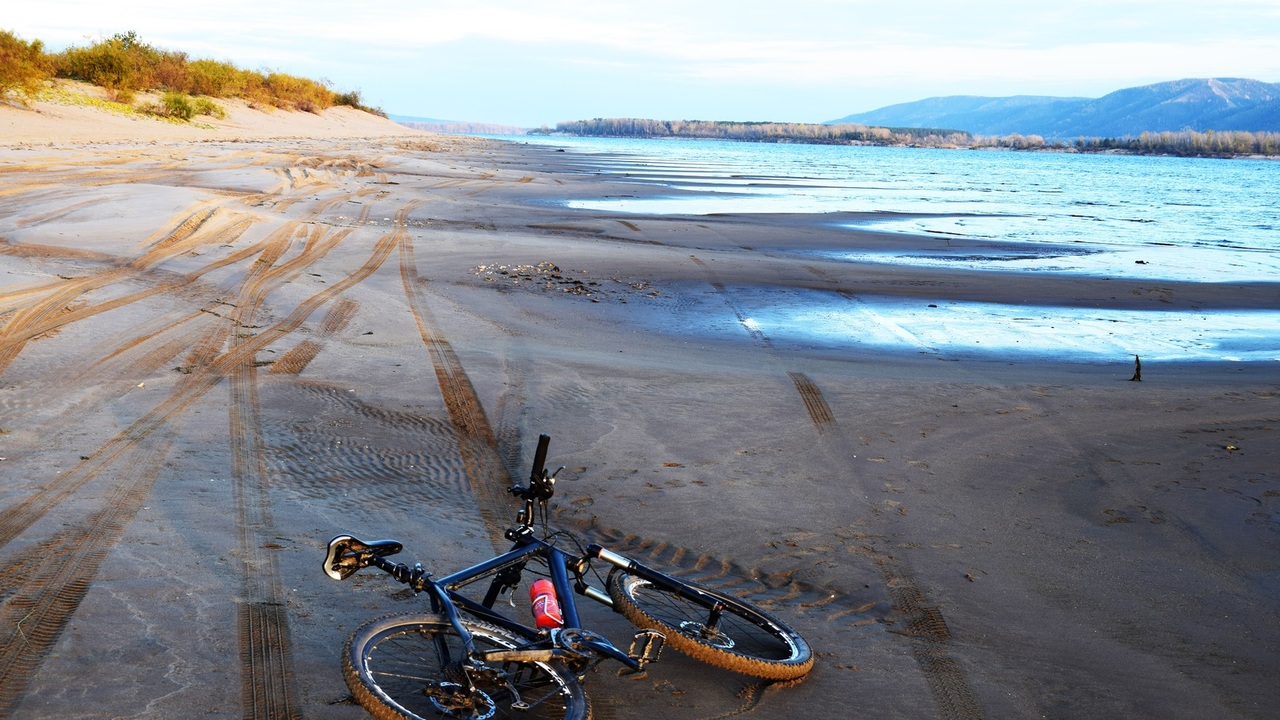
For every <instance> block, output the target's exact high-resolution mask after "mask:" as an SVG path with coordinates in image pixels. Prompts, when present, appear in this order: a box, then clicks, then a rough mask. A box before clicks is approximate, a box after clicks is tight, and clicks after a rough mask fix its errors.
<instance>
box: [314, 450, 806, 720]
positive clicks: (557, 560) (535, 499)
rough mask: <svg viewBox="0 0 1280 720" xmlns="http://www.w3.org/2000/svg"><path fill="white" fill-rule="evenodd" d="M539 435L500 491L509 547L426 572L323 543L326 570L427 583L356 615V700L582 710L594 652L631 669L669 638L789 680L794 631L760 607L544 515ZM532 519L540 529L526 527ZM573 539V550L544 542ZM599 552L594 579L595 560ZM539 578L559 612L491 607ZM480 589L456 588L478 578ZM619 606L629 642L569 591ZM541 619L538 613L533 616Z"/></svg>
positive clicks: (391, 547) (467, 712) (370, 552)
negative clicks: (526, 472)
mask: <svg viewBox="0 0 1280 720" xmlns="http://www.w3.org/2000/svg"><path fill="white" fill-rule="evenodd" d="M549 444H550V438H549V437H548V436H546V435H541V436H540V437H539V438H538V446H537V450H536V452H535V454H534V461H533V470H532V472H531V473H530V476H529V484H528V486H527V487H526V486H523V485H515V486H513V487H511V488H509V492H510V493H511V494H512V495H514V496H516V497H517V498H519V499H520V500H522V501H523V507H522V508H521V509H520V511H519V512H518V513H517V515H516V525H515V526H513V527H511V528H508V529H507V530H506V532H505V537H506V538H507V539H508V540H510V541H512V547H511V550H509V551H508V552H506V553H504V554H501V555H498V556H497V557H494V558H491V559H489V560H487V561H485V562H482V563H479V564H478V565H474V566H472V567H469V568H467V569H465V570H460V571H458V572H455V573H453V574H451V575H446V576H445V577H442V578H439V579H433V578H432V575H431V573H430V572H428V571H426V570H425V569H423V567H422V564H421V563H417V564H415V565H414V566H413V567H409V566H407V565H405V564H403V563H393V562H391V561H390V560H387V557H389V556H391V555H394V554H396V553H398V552H400V551H401V550H402V549H403V546H402V545H401V543H399V542H397V541H395V540H379V541H376V542H362V541H360V540H357V539H356V538H354V537H352V536H351V535H339V536H337V537H335V538H333V540H331V541H330V542H329V548H328V553H327V555H326V556H325V560H324V570H325V573H326V574H327V575H328V576H329V577H331V578H333V579H335V580H345V579H346V578H348V577H350V576H351V575H352V574H354V573H356V572H357V571H359V570H360V569H362V568H365V567H369V566H373V567H376V568H378V569H379V570H382V571H383V572H385V573H387V574H389V575H391V577H393V578H395V579H396V580H397V581H399V582H401V583H404V584H406V585H408V586H409V587H410V588H412V589H413V591H414V592H415V594H416V593H426V594H427V596H428V598H429V599H430V602H431V612H430V613H426V612H416V613H401V614H396V615H390V616H387V617H382V618H378V619H376V620H372V621H370V622H367V623H365V624H364V625H362V626H361V627H359V628H358V629H357V630H356V631H355V632H354V633H353V634H352V635H351V638H350V639H349V640H348V642H347V647H346V652H345V653H344V655H343V659H342V666H343V675H344V676H345V678H346V681H347V685H348V686H349V687H350V689H351V692H352V695H353V696H354V697H355V699H356V701H357V702H359V703H360V704H361V705H362V706H364V708H365V709H366V710H367V711H368V712H369V713H370V714H371V715H373V716H374V717H375V718H379V719H380V720H420V719H425V718H439V717H449V718H462V719H464V720H488V719H489V718H493V717H509V716H519V717H526V718H559V719H562V720H582V719H583V718H587V717H589V716H590V705H589V702H588V699H587V696H586V694H585V692H584V691H583V689H582V682H583V681H584V680H585V675H586V672H587V671H588V670H590V669H591V668H593V667H595V666H596V665H598V664H599V663H601V662H603V661H604V660H609V659H611V660H615V661H617V662H619V663H621V664H622V665H623V666H624V668H625V669H624V670H623V671H622V672H631V673H635V672H641V671H643V670H644V669H645V667H646V666H647V665H648V664H649V663H651V662H653V661H655V660H657V659H658V656H659V655H660V653H661V651H662V649H663V647H665V646H666V645H671V646H672V647H674V648H676V649H677V650H679V651H681V652H683V653H684V654H686V655H689V656H691V657H693V658H696V659H698V660H701V661H704V662H707V663H710V664H712V665H715V666H718V667H722V668H726V669H729V670H734V671H737V672H740V673H743V674H746V675H752V676H756V677H760V678H765V679H770V680H794V679H797V678H800V677H802V676H803V675H805V674H806V673H807V672H809V670H810V668H812V667H813V654H812V652H811V650H810V649H809V645H808V644H807V643H806V642H805V641H804V639H803V638H801V637H800V635H799V634H798V633H797V632H796V631H795V630H793V629H791V628H790V627H789V626H787V625H786V624H785V623H783V622H782V621H780V620H778V619H777V618H774V617H773V616H771V615H769V614H768V613H765V612H764V611H762V610H760V609H758V608H756V607H754V606H752V605H751V604H750V603H747V602H744V601H743V600H740V599H738V598H734V597H731V596H728V595H725V594H722V593H719V592H716V591H714V590H710V589H707V588H704V587H701V586H699V585H697V584H695V583H692V582H688V581H685V580H678V579H676V578H673V577H671V576H669V575H666V574H664V573H662V572H659V571H657V570H654V569H652V568H649V567H646V566H644V565H642V564H640V563H638V562H636V561H634V560H631V559H629V558H627V557H624V556H622V555H620V554H618V553H615V552H613V551H611V550H608V549H606V548H603V547H601V546H600V545H597V544H594V543H593V544H590V545H588V546H587V547H586V548H583V547H582V545H581V543H580V542H579V541H578V540H577V538H574V537H573V536H572V535H570V534H568V533H566V532H562V531H560V532H551V531H550V530H549V528H548V518H547V505H548V503H549V502H550V500H551V498H552V497H553V496H554V494H555V479H556V475H557V474H558V473H559V472H560V470H563V469H564V468H560V469H559V470H556V471H555V472H550V473H549V472H547V470H546V469H545V463H546V456H547V448H548V445H549ZM535 522H537V523H538V524H539V525H540V526H541V530H542V532H541V537H538V536H537V535H538V534H537V532H536V531H535V527H534V525H535ZM562 539H567V540H570V541H572V542H573V543H574V544H575V546H576V550H577V552H576V553H574V552H567V551H565V550H563V549H561V548H560V547H558V546H557V545H556V542H557V541H559V540H562ZM597 560H598V561H601V562H603V563H605V564H607V565H609V566H610V567H609V572H608V576H607V577H605V578H603V582H602V584H603V585H604V586H605V588H606V589H607V592H606V591H603V590H600V589H599V587H597V586H595V585H592V584H590V583H589V582H588V573H590V574H591V575H593V576H594V578H595V579H596V580H597V581H600V580H601V577H600V573H599V572H597V571H596V569H595V568H594V567H593V565H592V563H593V561H597ZM526 573H529V574H532V575H535V576H540V577H546V578H549V580H550V583H551V585H552V587H553V588H554V597H555V599H556V601H558V603H559V606H560V609H561V614H560V618H559V620H560V621H561V622H559V623H557V622H555V621H556V619H557V618H554V617H552V618H551V619H550V620H546V621H545V622H544V623H543V624H545V625H547V626H548V627H538V626H536V625H535V626H530V625H527V624H525V623H523V622H520V621H517V620H515V619H513V618H511V617H508V616H507V615H505V614H503V613H502V612H500V611H499V610H498V609H496V608H495V607H494V606H495V604H496V603H497V602H498V600H499V599H500V598H501V597H502V596H503V595H506V594H508V593H512V594H513V595H512V597H511V599H510V605H511V606H512V607H513V608H514V607H515V604H514V591H515V589H516V588H517V587H518V586H519V584H520V581H521V578H522V576H523V575H524V574H526ZM486 579H487V580H488V586H487V588H485V592H484V595H483V597H482V598H480V599H479V600H477V599H475V598H474V597H469V596H468V595H467V594H464V592H463V591H464V590H465V589H467V588H468V586H471V585H473V584H475V583H479V582H480V581H482V580H486ZM575 594H576V595H580V596H582V597H585V598H588V599H591V600H594V601H596V602H598V603H600V604H602V605H604V606H606V607H609V608H611V609H613V610H614V611H615V612H619V613H621V614H622V615H623V616H624V617H626V619H627V620H629V621H630V622H631V623H632V624H634V625H635V626H636V627H637V628H638V632H636V633H635V636H634V638H633V640H632V642H631V645H630V647H629V649H628V651H627V652H623V651H622V650H620V649H619V648H618V647H616V646H615V645H614V644H613V643H611V642H610V641H609V640H608V639H607V638H605V637H604V636H603V635H601V634H599V633H596V632H593V631H591V630H588V629H586V628H585V627H583V626H582V623H581V620H580V618H579V615H578V606H577V602H576V601H575V598H574V596H575ZM544 619H545V618H544Z"/></svg>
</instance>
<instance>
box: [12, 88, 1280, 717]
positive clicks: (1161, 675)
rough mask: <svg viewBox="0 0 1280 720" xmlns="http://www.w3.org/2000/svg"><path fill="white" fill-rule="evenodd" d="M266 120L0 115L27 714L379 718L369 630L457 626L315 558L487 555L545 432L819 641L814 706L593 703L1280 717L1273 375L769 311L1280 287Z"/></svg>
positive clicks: (776, 712)
mask: <svg viewBox="0 0 1280 720" xmlns="http://www.w3.org/2000/svg"><path fill="white" fill-rule="evenodd" d="M231 110H232V112H231V114H230V115H229V117H228V118H227V119H226V120H224V121H216V122H215V121H211V122H210V124H211V126H212V127H211V128H192V127H179V126H174V125H169V124H166V123H161V122H158V121H155V120H151V119H146V118H142V119H133V118H124V117H117V116H109V115H106V114H104V113H102V112H101V111H98V110H94V109H92V108H84V107H67V106H56V105H37V106H36V108H35V109H34V110H23V109H17V108H9V107H0V178H3V183H2V184H0V563H2V564H3V567H5V568H6V573H5V581H4V583H3V584H0V602H3V605H0V717H14V718H54V717H58V718H189V717H208V718H244V717H255V718H256V717H262V718H266V717H271V718H277V717H278V718H301V717H305V718H313V719H319V718H353V719H354V718H362V717H367V715H366V714H365V713H364V711H363V710H362V709H361V708H360V707H359V706H357V705H355V704H354V703H353V702H352V701H351V700H350V698H349V694H348V691H347V689H346V687H345V685H344V683H343V680H342V675H341V668H340V663H339V657H340V652H341V650H342V648H343V644H344V642H345V640H346V638H347V636H348V634H349V633H350V632H351V631H352V630H353V629H354V628H355V627H356V626H358V625H360V624H361V623H363V622H365V621H366V620H369V619H371V618H374V617H376V616H378V615H380V614H385V613H389V612H396V611H408V610H415V609H420V608H422V607H423V606H424V601H423V599H422V598H415V597H413V596H412V594H411V593H409V592H407V591H405V590H403V588H402V586H399V585H397V584H396V583H394V582H393V581H391V580H389V579H387V578H386V577H385V576H382V575H381V574H379V573H376V572H372V571H369V572H367V573H364V574H361V575H358V576H356V577H355V578H353V579H351V580H349V581H347V582H346V583H342V584H339V583H335V582H333V581H331V580H329V579H327V578H326V577H325V576H324V575H323V574H322V572H321V567H320V566H321V560H322V558H323V552H324V547H325V544H326V542H327V541H328V540H329V538H330V537H332V536H334V535H336V534H338V533H342V532H346V533H350V534H352V535H356V536H358V537H362V538H366V539H375V538H384V537H390V538H396V539H398V540H400V541H402V542H403V543H404V544H405V547H406V549H405V552H404V554H403V556H402V557H403V559H404V560H405V561H406V562H414V561H421V562H422V563H423V564H424V565H426V566H428V567H429V568H432V569H436V570H438V571H441V572H448V571H451V570H453V569H457V568H461V567H464V566H465V565H468V564H471V563H473V562H476V561H479V560H482V559H484V558H487V557H488V556H490V555H491V554H492V553H493V552H494V550H495V547H497V542H496V538H497V537H498V536H499V535H500V533H501V530H502V528H504V527H505V526H506V525H507V524H508V523H509V522H510V521H511V520H512V519H513V518H514V513H515V511H516V509H517V508H516V503H515V502H514V501H513V500H511V499H510V498H509V496H507V495H505V493H504V490H505V488H506V486H507V485H508V484H510V482H511V481H512V480H513V479H515V480H519V479H522V478H524V477H527V474H528V467H529V462H530V459H531V455H532V449H533V445H534V442H535V441H536V438H537V436H538V434H539V433H547V434H549V435H551V436H552V438H553V440H552V445H551V456H550V458H549V464H551V465H552V466H553V467H554V466H560V465H563V466H566V469H565V470H564V471H563V472H562V473H561V475H560V480H559V483H558V486H557V493H558V495H557V506H556V508H555V512H554V520H555V523H556V524H557V525H558V526H559V527H562V528H564V529H567V530H570V531H572V532H573V533H575V534H576V535H577V536H578V537H580V538H581V539H582V540H583V542H584V543H585V542H601V543H603V544H606V545H609V546H610V547H612V548H614V549H616V550H618V551H619V552H623V553H624V554H626V553H629V554H634V555H635V556H636V557H638V558H641V559H643V560H644V561H646V562H648V563H651V564H653V565H654V566H657V567H660V568H663V569H665V570H666V571H667V572H670V573H672V574H675V575H677V576H680V577H686V578H691V579H696V580H699V581H701V582H703V583H704V584H707V585H710V586H713V587H718V588H721V589H723V590H725V591H727V592H732V593H734V594H736V595H740V596H742V597H744V598H747V599H749V600H751V601H752V602H755V603H758V604H760V605H761V606H762V607H765V608H767V609H768V610H769V611H770V612H772V613H774V614H776V615H778V616H779V617H781V618H783V619H785V620H787V621H788V622H790V623H791V624H793V625H794V627H795V628H796V629H798V630H799V631H800V632H801V633H802V634H803V635H804V636H805V637H806V639H808V641H809V642H810V644H811V645H812V646H813V648H814V650H815V653H816V655H817V662H816V664H815V667H814V670H813V671H812V673H811V674H810V675H809V676H808V677H807V678H806V679H805V680H804V681H802V682H800V683H798V684H794V685H790V686H781V685H769V684H767V683H760V682H756V681H754V680H751V679H748V678H744V677H742V676H738V675H734V674H732V673H729V672H727V671H721V670H717V669H714V668H710V667H708V666H704V665H701V664H699V663H696V662H694V661H692V660H688V659H686V658H684V657H682V656H680V655H678V654H677V653H675V652H674V651H668V652H667V653H666V654H664V655H663V658H662V660H661V661H660V662H659V663H658V664H656V665H655V666H653V667H652V668H651V669H650V670H649V671H648V673H647V674H646V675H645V676H643V677H639V678H635V677H618V676H616V675H615V674H614V669H615V668H612V667H608V666H602V667H601V668H600V669H599V671H598V672H595V673H594V674H592V675H591V677H590V678H589V680H588V682H587V685H586V688H587V691H588V693H589V694H590V696H591V700H592V704H593V709H594V714H595V717H597V718H605V719H610V718H616V719H617V720H622V719H624V718H656V717H662V718H676V719H686V718H687V719H690V720H695V719H696V720H710V719H711V718H725V717H737V716H741V717H749V718H760V719H762V720H763V719H774V718H778V719H781V718H795V717H866V718H946V719H970V718H980V717H986V718H1026V717H1051V718H1081V717H1152V718H1157V717H1158V718H1209V717H1213V718H1264V717H1270V716H1272V715H1273V714H1274V713H1275V707H1276V706H1277V704H1278V703H1280V686H1277V683H1276V682H1275V679H1276V678H1277V677H1280V559H1278V558H1280V553H1278V552H1277V551H1278V550H1280V475H1278V474H1277V471H1276V468H1280V437H1278V432H1277V430H1278V429H1280V404H1278V403H1280V399H1278V395H1280V367H1277V366H1276V364H1275V363H1270V364H1267V363H1252V364H1250V363H1231V364H1228V363H1220V364H1214V363H1201V364H1167V365H1161V364H1148V365H1145V366H1144V368H1143V381H1142V382H1129V378H1130V376H1131V375H1132V372H1133V362H1132V358H1127V357H1118V358H1116V361H1115V363H1114V364H1099V363H1088V364H1085V363H1070V362H1056V361H1047V360H1035V361H1030V360H1024V359H1019V358H1016V357H1010V358H1007V359H1000V360H975V359H965V358H955V357H945V356H942V357H940V356H937V355H924V354H920V353H892V352H880V351H877V352H872V351H859V352H852V351H849V350H848V349H841V348H833V347H829V346H824V345H818V344H813V345H809V344H805V343H802V342H797V341H785V342H784V341H781V340H779V339H777V338H771V337H770V336H769V335H768V334H766V333H763V332H761V331H759V330H758V329H754V328H753V327H752V326H751V324H750V323H748V322H744V320H745V319H746V317H745V315H744V310H743V308H744V307H749V306H750V305H751V304H752V303H753V302H755V300H756V298H757V296H760V295H764V294H768V293H777V292H785V291H789V290H817V291H823V292H828V293H833V294H835V295H837V296H839V297H844V298H847V299H848V301H849V302H850V303H856V302H857V298H858V297H859V296H860V295H861V294H866V293H876V294H879V295H892V296H899V297H903V298H911V299H916V298H918V299H919V300H920V302H921V303H930V302H937V301H939V300H940V299H965V300H981V301H990V302H1000V301H1002V300H1004V301H1016V300H1021V299H1026V298H1028V297H1035V298H1038V299H1039V300H1040V301H1042V302H1043V303H1044V304H1055V303H1057V304H1066V305H1081V306H1091V307H1093V306H1099V307H1115V308H1142V307H1148V306H1152V305H1153V304H1155V303H1159V304H1160V307H1161V308H1162V309H1166V310H1167V309H1171V308H1215V307H1231V308H1250V307H1253V308H1260V307H1273V306H1274V303H1275V299H1276V298H1275V291H1274V285H1267V284H1256V285H1252V286H1247V287H1244V288H1243V289H1242V288H1240V287H1230V288H1228V287H1224V286H1221V285H1205V284H1191V283H1183V284H1178V283H1162V284H1161V292H1160V293H1154V292H1152V291H1151V289H1150V287H1149V283H1147V284H1144V283H1143V281H1140V280H1134V281H1129V280H1115V279H1112V280H1105V279H1091V278H1087V277H1076V278H1067V279H1064V278H1057V279H1046V278H1042V277H1041V278H1029V277H1026V276H1018V275H1003V274H999V273H979V272H958V271H955V270H945V269H935V268H908V267H891V266H884V265H862V264H859V263H856V262H842V261H836V260H832V259H824V258H823V257H821V256H820V255H817V254H814V253H812V252H808V251H812V250H823V249H833V248H849V247H856V248H873V247H875V246H876V245H877V244H883V243H886V242H890V240H888V239H886V237H885V236H883V235H872V234H860V233H858V232H855V231H851V230H849V229H847V228H840V227H836V226H835V224H834V223H832V222H830V220H831V218H821V219H819V218H816V217H809V216H797V215H787V216H781V215H775V216H770V215H736V216H735V215H720V216H643V215H622V214H609V213H602V212H590V211H573V210H568V209H565V208H564V207H562V206H559V205H557V204H556V203H557V201H560V200H564V199H569V198H591V197H607V196H611V195H618V194H621V193H624V192H625V193H627V194H632V195H635V194H637V193H644V192H653V193H657V192H659V191H660V190H659V189H658V188H651V189H645V188H644V187H643V186H638V185H634V184H631V185H627V186H625V188H624V187H619V186H614V185H611V184H610V183H609V182H607V181H605V180H602V179H600V178H599V177H597V176H596V175H595V174H594V173H593V169H592V167H591V166H590V163H589V162H588V161H586V160H584V159H583V158H581V157H577V156H574V155H572V154H570V153H556V152H554V150H552V149H549V148H545V147H533V146H524V145H519V144H513V143H500V142H497V141H488V140H478V139H466V138H456V137H445V136H438V135H429V134H425V133H419V132H414V131H410V130H407V129H405V128H402V127H399V126H396V125H394V124H391V123H389V122H387V121H384V120H381V119H379V118H374V117H372V116H368V115H364V114H361V113H357V112H355V111H351V110H348V109H343V108H337V109H332V110H329V111H326V112H325V113H323V114H321V115H309V114H305V113H284V112H281V111H276V112H274V113H259V112H258V111H255V110H251V109H249V108H247V107H232V108H231ZM892 242H894V243H897V244H898V247H901V244H902V243H918V244H919V246H920V247H922V248H924V247H928V246H929V244H930V243H935V242H938V241H937V240H931V239H928V238H908V237H898V238H894V239H893V240H892ZM709 325H710V326H712V327H715V328H717V329H718V331H717V332H713V333H712V332H705V331H704V329H705V328H706V327H708V326H709ZM584 605H585V603H584ZM584 613H586V617H587V618H588V619H589V620H590V621H591V622H592V623H593V627H595V628H597V629H600V630H602V631H605V632H606V633H608V634H610V635H611V637H613V638H614V639H615V640H616V641H618V642H619V643H620V644H621V643H622V642H623V639H626V638H628V637H629V633H628V631H627V626H626V623H625V621H623V620H622V619H621V618H620V617H618V616H615V615H612V614H611V613H609V612H608V611H606V610H604V609H602V608H595V607H590V608H589V609H584Z"/></svg>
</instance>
